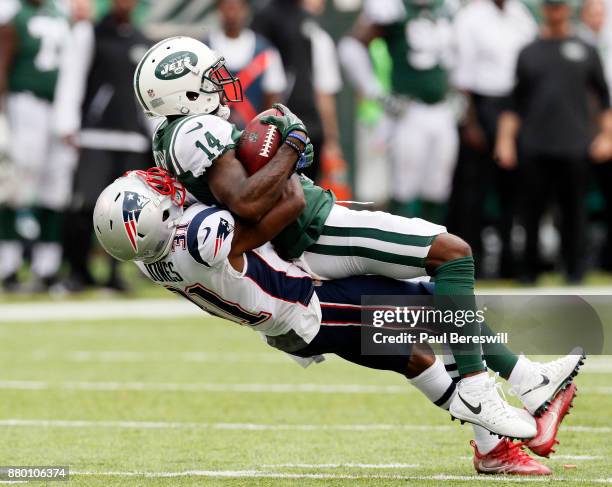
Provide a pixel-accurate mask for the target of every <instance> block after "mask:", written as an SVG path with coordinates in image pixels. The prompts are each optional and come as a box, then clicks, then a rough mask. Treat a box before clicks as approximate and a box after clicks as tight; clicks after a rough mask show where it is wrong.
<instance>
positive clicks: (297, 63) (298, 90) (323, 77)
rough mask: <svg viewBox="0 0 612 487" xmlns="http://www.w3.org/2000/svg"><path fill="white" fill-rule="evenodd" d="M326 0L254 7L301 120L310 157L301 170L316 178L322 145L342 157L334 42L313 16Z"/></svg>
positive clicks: (256, 25) (282, 0)
mask: <svg viewBox="0 0 612 487" xmlns="http://www.w3.org/2000/svg"><path fill="white" fill-rule="evenodd" d="M324 6H325V0H308V1H306V0H270V1H269V2H268V3H267V4H266V5H265V6H264V7H263V8H261V9H260V10H258V11H257V12H256V13H255V18H254V20H253V30H255V32H259V33H260V34H262V35H263V36H264V37H266V38H267V39H268V40H269V41H270V42H272V44H273V45H274V46H275V47H276V48H277V49H278V51H279V52H280V54H281V58H282V60H283V65H284V67H285V72H286V73H287V80H288V89H287V91H286V93H285V102H286V103H287V105H288V106H290V107H291V110H293V111H294V112H295V113H296V114H297V115H298V116H299V117H300V118H301V119H302V120H303V121H304V123H305V124H306V126H307V127H308V135H309V136H310V138H311V140H312V143H313V145H314V148H315V162H314V164H313V165H312V166H311V167H310V168H309V169H308V170H307V171H306V175H308V176H309V177H310V178H311V179H318V178H319V176H320V174H319V171H320V166H321V164H320V161H321V153H322V151H326V152H327V154H329V156H330V157H339V158H341V157H342V151H341V149H340V136H339V131H338V120H337V114H336V98H335V97H336V94H337V93H338V92H339V91H340V89H341V87H342V78H341V76H340V67H339V65H338V59H337V56H336V47H335V45H334V42H333V40H332V38H331V37H330V36H329V34H328V33H327V32H325V31H324V30H323V29H322V28H321V27H320V26H319V25H318V23H317V22H316V18H315V16H318V15H321V14H322V13H323V10H324Z"/></svg>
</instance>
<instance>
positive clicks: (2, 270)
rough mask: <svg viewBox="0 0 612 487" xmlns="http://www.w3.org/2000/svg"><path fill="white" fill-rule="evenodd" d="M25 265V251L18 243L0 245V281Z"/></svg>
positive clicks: (9, 242)
mask: <svg viewBox="0 0 612 487" xmlns="http://www.w3.org/2000/svg"><path fill="white" fill-rule="evenodd" d="M22 263H23V249H22V247H21V243H19V242H18V241H16V240H15V241H13V240H10V241H5V242H1V243H0V279H4V278H5V277H8V276H10V275H11V274H14V273H15V272H17V271H18V270H19V268H20V267H21V264H22Z"/></svg>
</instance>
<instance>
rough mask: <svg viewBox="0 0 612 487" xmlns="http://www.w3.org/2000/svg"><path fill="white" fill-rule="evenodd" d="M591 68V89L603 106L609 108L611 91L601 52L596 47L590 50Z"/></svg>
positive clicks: (605, 108)
mask: <svg viewBox="0 0 612 487" xmlns="http://www.w3.org/2000/svg"><path fill="white" fill-rule="evenodd" d="M590 51H591V52H590V56H591V69H590V73H589V84H590V86H591V89H592V90H593V92H594V93H595V95H596V96H597V99H598V100H599V102H600V103H601V108H602V109H604V110H608V109H609V108H610V91H609V89H608V83H607V82H606V75H605V74H604V69H603V65H602V62H601V58H600V56H599V53H598V52H597V50H596V49H595V48H591V50H590Z"/></svg>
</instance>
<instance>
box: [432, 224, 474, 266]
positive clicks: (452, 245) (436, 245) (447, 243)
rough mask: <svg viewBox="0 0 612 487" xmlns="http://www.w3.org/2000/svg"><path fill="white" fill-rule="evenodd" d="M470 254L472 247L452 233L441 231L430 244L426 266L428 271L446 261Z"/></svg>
mask: <svg viewBox="0 0 612 487" xmlns="http://www.w3.org/2000/svg"><path fill="white" fill-rule="evenodd" d="M471 256H472V248H471V247H470V246H469V244H468V243H467V242H466V241H465V240H463V239H461V238H459V237H457V236H456V235H453V234H452V233H442V234H440V235H438V236H437V237H436V238H435V240H434V241H433V243H432V244H431V248H430V249H429V253H428V254H427V259H426V267H427V270H428V272H429V271H433V270H435V269H437V268H438V267H439V266H441V265H442V264H444V263H446V262H450V261H452V260H456V259H461V258H463V257H471ZM430 274H431V272H430Z"/></svg>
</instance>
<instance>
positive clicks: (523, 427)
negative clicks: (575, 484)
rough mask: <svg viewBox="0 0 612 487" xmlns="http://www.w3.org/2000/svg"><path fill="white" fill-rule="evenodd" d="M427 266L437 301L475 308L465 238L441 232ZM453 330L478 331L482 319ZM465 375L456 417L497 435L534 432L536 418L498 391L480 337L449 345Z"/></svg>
mask: <svg viewBox="0 0 612 487" xmlns="http://www.w3.org/2000/svg"><path fill="white" fill-rule="evenodd" d="M425 266H426V269H427V271H428V273H429V274H430V275H432V276H434V278H435V280H436V286H435V290H434V300H435V303H436V307H437V308H439V309H442V310H443V311H447V310H451V311H459V310H462V311H472V312H475V311H476V300H475V296H474V259H473V257H472V253H471V249H470V247H469V245H467V244H466V243H465V242H464V241H463V240H461V239H460V238H459V237H456V236H454V235H451V234H448V233H444V234H441V235H438V236H437V237H436V238H435V239H434V241H433V243H432V245H431V248H430V250H429V253H428V255H427V259H426V261H425ZM453 331H454V332H457V333H460V334H461V335H462V336H464V337H467V338H468V339H469V338H470V337H478V336H480V324H479V323H476V322H474V323H471V324H466V325H465V326H463V327H461V328H459V327H455V328H453ZM451 350H452V353H453V355H454V357H455V361H456V363H457V370H458V372H459V375H460V377H461V381H459V383H458V385H457V394H456V395H455V397H454V398H453V400H452V402H451V404H450V407H449V412H450V414H451V416H452V417H453V418H456V419H459V420H460V421H462V422H468V423H472V424H475V425H479V426H482V427H483V428H486V429H487V430H489V431H491V432H492V433H495V434H497V435H501V436H506V437H510V438H519V439H526V438H532V437H534V436H535V435H536V433H537V430H536V427H535V423H533V422H531V421H526V418H524V416H523V415H522V414H520V413H519V412H518V411H516V410H515V409H514V408H512V407H510V405H509V404H508V403H507V402H506V401H505V400H504V399H503V398H502V397H501V396H500V394H499V391H498V386H497V384H496V382H495V378H493V377H489V375H488V374H487V373H486V367H485V365H484V362H483V360H482V349H481V346H480V344H479V343H478V342H477V341H476V340H468V341H466V342H463V343H458V344H455V345H451Z"/></svg>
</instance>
